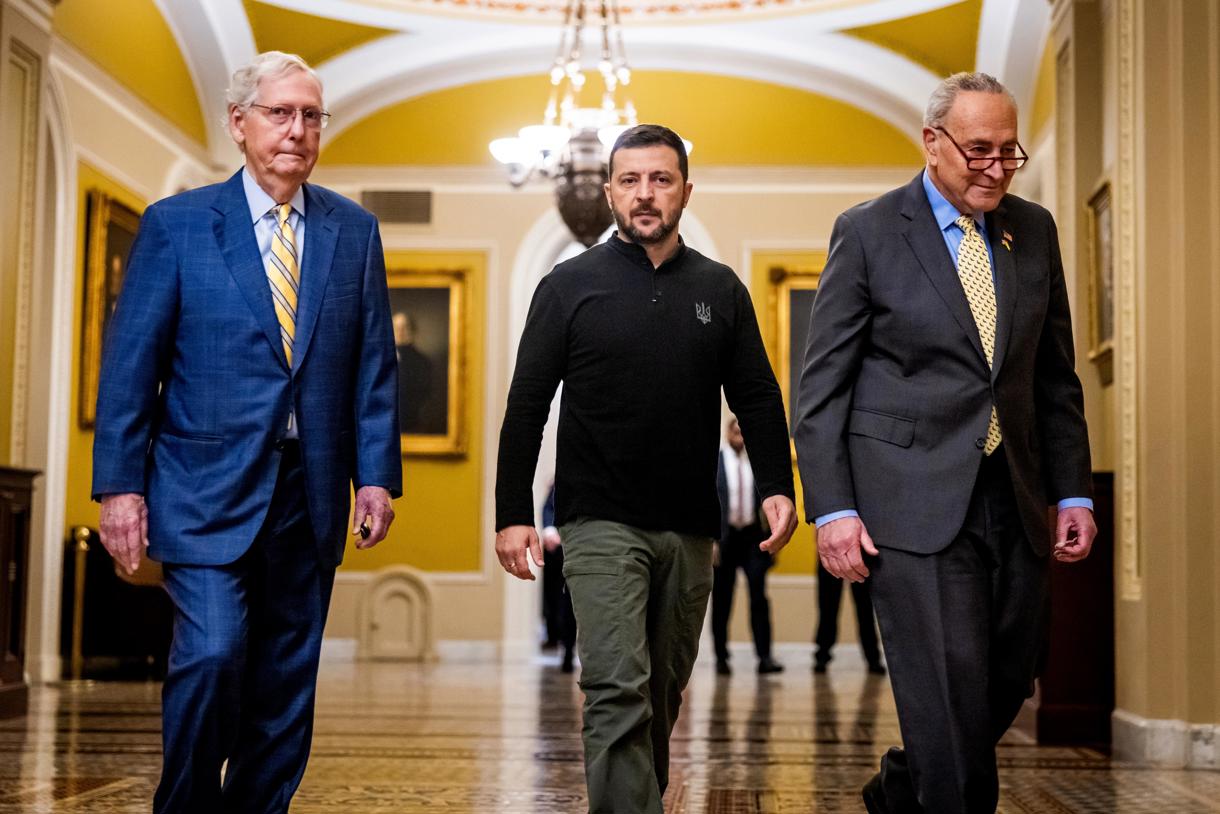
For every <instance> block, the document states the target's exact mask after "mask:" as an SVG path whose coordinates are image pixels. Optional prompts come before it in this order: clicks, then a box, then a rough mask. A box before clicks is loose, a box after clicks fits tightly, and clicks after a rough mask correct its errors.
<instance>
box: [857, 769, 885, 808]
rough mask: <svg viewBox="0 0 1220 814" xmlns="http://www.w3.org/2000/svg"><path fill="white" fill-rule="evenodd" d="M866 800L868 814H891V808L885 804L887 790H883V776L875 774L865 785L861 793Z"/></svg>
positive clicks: (865, 805)
mask: <svg viewBox="0 0 1220 814" xmlns="http://www.w3.org/2000/svg"><path fill="white" fill-rule="evenodd" d="M860 796H861V797H863V798H864V807H865V808H867V809H868V814H890V807H889V806H888V805H886V803H885V790H884V789H882V788H881V775H880V774H875V775H873V776H872V778H871V779H870V780H869V781H868V782H867V783H865V784H864V788H863V789H862V790H861V791H860Z"/></svg>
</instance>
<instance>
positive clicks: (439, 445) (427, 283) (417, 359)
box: [386, 268, 469, 455]
mask: <svg viewBox="0 0 1220 814" xmlns="http://www.w3.org/2000/svg"><path fill="white" fill-rule="evenodd" d="M468 271H469V270H468V269H464V268H458V269H436V270H421V269H413V268H390V269H388V270H387V271H386V275H387V281H388V283H389V288H390V313H391V319H392V321H393V324H394V344H395V349H396V354H397V358H398V365H399V385H398V387H399V389H398V395H399V405H398V410H399V429H400V431H401V433H402V451H403V454H404V455H465V454H466V451H467V430H466V411H465V409H464V405H465V404H466V388H467V382H466V354H467V348H466V299H467V291H466V286H467V274H468Z"/></svg>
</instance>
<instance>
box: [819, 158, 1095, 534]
mask: <svg viewBox="0 0 1220 814" xmlns="http://www.w3.org/2000/svg"><path fill="white" fill-rule="evenodd" d="M987 234H988V237H989V239H990V242H991V253H992V257H993V258H994V259H995V270H996V289H997V290H996V301H997V306H998V310H999V314H998V320H997V326H996V348H995V364H994V368H993V369H992V370H990V371H989V370H988V367H987V360H986V357H985V356H984V355H983V348H982V344H981V342H980V340H979V335H978V329H977V328H976V327H975V324H974V318H973V317H972V316H971V313H970V306H969V304H968V303H967V301H966V295H965V293H964V292H963V290H962V286H961V283H960V282H959V280H958V277H957V270H956V268H955V266H954V263H953V258H952V255H950V253H949V250H948V248H947V247H946V245H945V241H944V237H943V236H942V235H941V232H940V229H939V228H938V227H937V225H936V221H935V218H934V217H933V215H932V208H931V206H930V205H929V203H928V200H927V197H926V195H925V193H924V189H923V183H922V178H921V176H916V177H915V179H914V180H913V181H912V182H911V183H910V184H908V185H907V186H905V187H902V188H900V189H896V190H893V191H892V192H889V193H886V194H885V195H882V196H881V197H880V198H877V199H875V200H873V201H869V202H868V203H865V204H861V205H860V206H857V207H855V208H853V209H850V210H848V211H847V212H844V213H843V214H842V215H840V216H839V218H838V220H837V221H836V222H835V226H834V231H833V233H832V234H831V239H830V255H829V258H828V259H827V263H826V268H825V270H824V272H823V273H822V278H821V282H820V286H819V289H818V294H817V298H816V300H815V301H814V306H813V317H812V325H811V328H810V332H809V344H808V346H807V348H806V353H805V364H804V369H803V371H802V374H801V381H800V388H799V392H798V401H797V422H796V427H795V439H796V450H797V459H798V463H799V466H800V472H801V481H802V484H803V487H804V490H805V506H806V514H807V517H808V519H809V520H810V521H812V520H813V519H814V518H815V517H820V516H822V515H824V514H828V513H831V512H835V511H839V510H842V509H855V510H857V511H858V512H859V513H860V516H861V519H862V520H863V521H864V524H865V526H866V527H867V528H868V530H869V533H870V534H871V535H872V537H873V540H874V542H876V544H877V545H879V546H884V547H888V548H896V549H901V550H906V551H914V552H919V553H933V552H936V551H939V550H941V549H943V548H945V547H946V546H948V545H949V543H951V542H952V541H953V538H954V536H955V535H956V534H957V532H958V531H959V530H960V528H961V526H962V522H963V521H964V519H965V515H966V510H967V507H968V505H969V502H970V495H971V492H972V490H973V487H974V483H975V480H976V478H977V476H978V470H979V464H980V463H981V461H982V457H983V453H982V447H983V439H984V438H985V437H986V435H987V423H988V420H989V418H990V413H991V405H992V403H993V400H994V403H995V405H996V410H997V413H998V415H999V419H1000V427H1001V430H1002V432H1003V434H1004V444H1003V449H1004V450H1005V452H1006V453H1007V459H1008V467H1009V472H1010V474H1011V476H1012V485H1013V490H1014V492H1015V494H1016V498H1017V504H1018V506H1019V508H1020V512H1021V518H1022V521H1023V525H1024V528H1025V532H1026V535H1027V536H1028V538H1029V541H1030V544H1031V545H1032V546H1033V547H1034V549H1035V550H1036V551H1037V552H1039V553H1045V552H1046V551H1047V550H1048V548H1049V543H1050V531H1049V528H1048V525H1047V512H1046V509H1047V506H1048V505H1049V504H1052V503H1055V502H1057V501H1058V500H1061V499H1063V498H1066V497H1087V496H1089V495H1091V494H1092V488H1091V482H1092V476H1091V465H1090V460H1089V442H1088V432H1087V429H1086V427H1085V421H1084V410H1083V397H1082V393H1081V387H1080V380H1079V379H1078V378H1077V376H1076V372H1075V366H1074V354H1073V347H1072V327H1071V317H1070V315H1069V313H1068V301H1067V292H1066V290H1065V286H1064V279H1063V264H1062V261H1061V259H1060V255H1059V242H1058V236H1057V232H1056V230H1055V223H1054V220H1053V219H1052V218H1051V216H1050V213H1048V212H1047V211H1046V210H1045V209H1043V208H1042V207H1040V206H1037V205H1036V204H1033V203H1030V202H1028V201H1025V200H1022V199H1020V198H1017V197H1015V196H1013V195H1006V196H1005V197H1004V199H1003V201H1002V202H1001V204H1000V206H999V207H998V208H997V209H996V210H995V211H994V212H991V213H989V214H988V215H987ZM1005 234H1008V235H1011V240H1009V241H1007V242H1008V246H1005V245H1003V244H1004V242H1005V241H1004V235H1005Z"/></svg>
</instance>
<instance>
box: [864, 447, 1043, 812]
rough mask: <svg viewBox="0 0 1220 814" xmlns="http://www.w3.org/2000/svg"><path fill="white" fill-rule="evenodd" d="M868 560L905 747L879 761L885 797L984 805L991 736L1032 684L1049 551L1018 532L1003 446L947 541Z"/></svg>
mask: <svg viewBox="0 0 1220 814" xmlns="http://www.w3.org/2000/svg"><path fill="white" fill-rule="evenodd" d="M866 562H867V564H868V567H869V570H870V571H871V573H872V575H871V577H870V578H869V581H870V582H872V584H873V585H872V587H873V602H874V604H875V605H876V608H877V617H878V620H879V621H880V623H881V636H882V640H883V641H884V642H885V654H886V659H887V660H888V662H889V668H890V678H891V682H892V685H893V689H894V700H895V702H896V704H897V707H898V722H899V726H900V728H901V730H902V742H903V746H904V749H897V748H895V749H891V750H890V751H889V753H888V754H887V755H886V756H885V757H884V758H882V761H881V781H882V789H883V791H884V794H885V798H886V804H887V806H888V807H889V809H890V811H891V812H893V814H914V813H917V812H926V814H993V812H994V811H995V809H996V805H997V803H998V800H999V780H998V776H997V771H996V751H995V747H996V743H997V742H998V741H999V739H1000V737H1001V736H1003V734H1004V733H1005V732H1006V731H1007V730H1008V727H1009V726H1010V725H1011V724H1012V722H1013V720H1014V719H1015V718H1016V715H1017V713H1018V712H1019V711H1020V709H1021V704H1022V703H1023V701H1024V700H1025V699H1026V698H1027V697H1029V695H1030V694H1032V692H1033V680H1034V677H1035V676H1036V674H1037V672H1038V670H1039V668H1040V666H1041V661H1042V655H1043V653H1044V647H1045V641H1046V629H1047V624H1048V618H1049V588H1048V584H1049V583H1048V567H1049V565H1048V558H1047V557H1046V556H1040V555H1038V554H1036V553H1035V552H1034V550H1033V548H1032V547H1031V546H1030V544H1029V541H1028V540H1027V539H1026V535H1025V532H1024V530H1023V529H1022V526H1021V518H1020V516H1019V514H1018V511H1017V505H1016V500H1015V498H1014V496H1013V491H1012V482H1011V480H1010V478H1009V474H1008V468H1007V463H1006V462H1005V460H1004V453H1003V447H1002V446H1001V448H1000V449H999V450H997V451H996V452H995V454H993V455H991V456H989V457H987V458H984V460H983V463H982V465H981V467H980V471H979V475H978V480H977V482H976V484H975V488H974V493H973V495H972V496H971V499H970V506H969V509H968V511H967V514H966V520H965V523H964V524H963V526H962V529H961V531H960V532H959V533H958V535H957V536H956V538H955V539H954V540H953V542H952V543H951V544H950V545H949V546H948V547H947V548H945V549H943V550H941V551H938V552H936V553H935V554H928V555H920V554H912V553H909V552H905V551H898V550H895V549H890V548H885V549H882V551H881V554H880V556H879V557H875V558H873V557H869V558H867V560H866Z"/></svg>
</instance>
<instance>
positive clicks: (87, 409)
mask: <svg viewBox="0 0 1220 814" xmlns="http://www.w3.org/2000/svg"><path fill="white" fill-rule="evenodd" d="M85 223H86V230H87V231H86V232H85V301H84V320H83V324H82V329H81V365H80V370H81V374H80V386H79V391H78V392H79V394H78V411H77V412H78V421H79V423H80V426H81V427H82V428H83V429H90V428H92V427H93V422H94V419H95V418H96V415H97V413H96V409H97V380H98V374H99V372H100V370H101V366H102V344H103V342H104V341H105V338H106V329H107V327H108V326H109V325H110V316H111V314H113V313H114V306H115V304H116V303H117V302H118V299H119V291H120V290H121V289H122V287H123V277H124V275H125V274H126V272H127V257H128V255H129V254H130V253H131V246H132V244H133V243H135V240H136V232H137V231H138V230H139V228H140V216H139V215H138V214H137V213H136V212H135V211H133V210H132V209H129V208H128V207H126V206H124V205H123V204H121V203H119V202H118V201H116V200H114V199H113V198H111V197H110V196H109V195H106V194H105V193H104V192H101V191H99V190H96V189H95V190H90V191H89V193H88V198H87V201H86V209H85Z"/></svg>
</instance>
